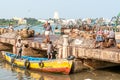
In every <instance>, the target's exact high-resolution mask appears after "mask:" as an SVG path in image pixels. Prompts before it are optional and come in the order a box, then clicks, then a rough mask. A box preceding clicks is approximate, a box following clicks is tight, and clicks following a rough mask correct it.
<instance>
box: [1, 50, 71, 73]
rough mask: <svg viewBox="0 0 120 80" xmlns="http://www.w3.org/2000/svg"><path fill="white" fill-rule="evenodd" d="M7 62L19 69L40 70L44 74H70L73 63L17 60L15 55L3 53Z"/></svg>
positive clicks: (59, 60) (31, 59)
mask: <svg viewBox="0 0 120 80" xmlns="http://www.w3.org/2000/svg"><path fill="white" fill-rule="evenodd" d="M2 55H3V56H4V58H5V60H6V61H8V62H9V63H11V64H12V65H16V66H18V67H23V68H26V69H33V70H39V71H43V72H54V73H62V74H70V71H71V67H72V61H71V60H67V59H52V60H35V59H36V58H30V59H29V58H28V59H23V58H22V59H16V58H13V55H12V54H10V55H8V53H5V52H4V53H2Z"/></svg>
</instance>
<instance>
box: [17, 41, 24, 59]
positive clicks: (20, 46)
mask: <svg viewBox="0 0 120 80" xmlns="http://www.w3.org/2000/svg"><path fill="white" fill-rule="evenodd" d="M22 46H23V44H22V42H21V39H18V41H17V43H16V47H17V58H18V57H19V58H21V56H22Z"/></svg>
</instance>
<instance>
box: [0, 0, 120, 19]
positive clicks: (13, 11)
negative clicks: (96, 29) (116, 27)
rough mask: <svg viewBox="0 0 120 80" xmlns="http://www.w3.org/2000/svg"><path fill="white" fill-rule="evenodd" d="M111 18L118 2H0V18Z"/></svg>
mask: <svg viewBox="0 0 120 80" xmlns="http://www.w3.org/2000/svg"><path fill="white" fill-rule="evenodd" d="M55 11H57V12H58V13H59V17H60V18H69V19H70V18H87V17H89V18H96V17H98V18H99V17H105V18H111V17H113V16H116V15H117V14H118V13H119V12H120V0H0V18H12V17H14V16H16V17H33V18H44V19H47V18H53V15H54V12H55Z"/></svg>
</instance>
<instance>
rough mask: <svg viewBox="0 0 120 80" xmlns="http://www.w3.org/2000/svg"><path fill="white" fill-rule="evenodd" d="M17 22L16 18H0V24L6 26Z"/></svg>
mask: <svg viewBox="0 0 120 80" xmlns="http://www.w3.org/2000/svg"><path fill="white" fill-rule="evenodd" d="M17 23H18V22H17V21H16V20H12V19H0V26H8V25H9V24H12V25H17Z"/></svg>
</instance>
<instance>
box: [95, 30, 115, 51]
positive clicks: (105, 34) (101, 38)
mask: <svg viewBox="0 0 120 80" xmlns="http://www.w3.org/2000/svg"><path fill="white" fill-rule="evenodd" d="M95 34H96V39H95V42H94V48H97V47H96V44H97V43H100V48H102V49H103V42H105V41H107V42H108V43H109V44H108V45H107V46H111V45H112V44H114V45H115V32H114V31H113V29H112V28H107V29H104V30H103V29H102V28H98V30H97V31H96V33H95Z"/></svg>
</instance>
